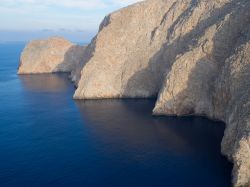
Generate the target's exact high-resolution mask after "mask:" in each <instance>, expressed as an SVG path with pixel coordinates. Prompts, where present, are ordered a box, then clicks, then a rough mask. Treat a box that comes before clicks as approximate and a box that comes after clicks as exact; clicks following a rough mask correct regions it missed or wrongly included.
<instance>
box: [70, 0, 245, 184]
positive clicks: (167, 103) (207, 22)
mask: <svg viewBox="0 0 250 187" xmlns="http://www.w3.org/2000/svg"><path fill="white" fill-rule="evenodd" d="M249 10H250V1H249V0H218V1H210V0H175V1H166V0H147V1H144V2H141V3H138V4H135V5H133V6H129V7H127V8H124V9H122V10H120V11H117V12H114V13H112V14H110V15H108V16H107V17H106V18H105V19H104V21H103V22H102V24H101V26H100V29H99V33H98V34H97V36H96V37H95V38H94V39H93V41H92V43H91V44H90V45H89V47H88V50H89V55H88V58H87V60H86V65H85V66H84V67H83V69H82V71H81V78H80V81H79V84H78V89H77V90H76V92H75V95H74V98H75V99H99V98H136V97H138V98H145V97H154V96H157V95H158V100H157V102H156V106H155V108H154V111H153V112H154V114H156V115H190V114H196V115H206V116H208V117H210V118H213V119H219V120H222V121H224V122H226V123H227V128H226V131H225V136H224V139H223V142H222V152H223V154H225V155H227V157H228V158H229V159H230V160H231V161H233V163H234V170H233V183H234V185H235V186H250V122H249V120H250V111H249V99H250V97H249V96H250V95H249V94H250V92H249V89H250V85H249V83H250V78H249V77H250V76H249V75H250V69H249V63H250V59H249V58H250V51H249V39H250V37H249V30H250V11H249Z"/></svg>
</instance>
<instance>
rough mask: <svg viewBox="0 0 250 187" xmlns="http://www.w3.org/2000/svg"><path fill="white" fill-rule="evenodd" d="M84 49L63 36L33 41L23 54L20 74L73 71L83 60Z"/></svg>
mask: <svg viewBox="0 0 250 187" xmlns="http://www.w3.org/2000/svg"><path fill="white" fill-rule="evenodd" d="M84 50H85V47H82V46H79V45H75V44H73V43H71V42H69V41H67V40H65V39H64V38H61V37H51V38H48V39H46V40H34V41H31V42H30V43H28V44H27V46H26V47H25V49H24V50H23V52H22V54H21V58H20V65H19V69H18V74H35V73H54V72H71V71H73V70H75V69H76V67H77V66H79V64H81V63H82V62H83V53H84Z"/></svg>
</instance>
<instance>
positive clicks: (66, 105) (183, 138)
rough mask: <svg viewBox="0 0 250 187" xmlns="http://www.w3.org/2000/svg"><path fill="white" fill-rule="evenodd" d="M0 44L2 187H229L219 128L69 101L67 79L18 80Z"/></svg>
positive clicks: (127, 107) (122, 104) (126, 103)
mask: <svg viewBox="0 0 250 187" xmlns="http://www.w3.org/2000/svg"><path fill="white" fill-rule="evenodd" d="M23 47H24V44H22V43H6V44H0V98H1V99H0V106H1V107H0V186H1V187H2V186H3V187H8V186H21V187H22V186H24V187H29V186H35V187H40V186H41V187H45V186H46V187H50V186H53V187H54V186H86V187H92V186H93V187H95V186H97V187H99V186H100V187H105V186H115V187H123V186H128V187H131V186H136V187H140V186H142V187H145V186H146V187H147V186H150V187H151V186H152V187H160V186H166V187H174V186H177V187H186V186H187V187H195V186H198V187H201V186H202V187H229V186H230V180H231V179H230V172H231V169H232V166H231V164H230V163H229V162H227V160H226V159H225V158H224V157H222V156H221V155H220V142H221V139H222V136H223V130H224V125H223V124H222V123H218V122H212V121H209V120H207V119H204V118H194V117H189V118H175V117H152V116H151V111H152V108H153V107H154V100H105V101H74V100H72V95H73V92H74V87H73V85H72V84H71V83H70V81H69V80H68V79H67V75H63V74H57V75H56V74H53V75H49V74H48V75H32V76H30V75H28V76H17V75H16V70H17V66H18V58H19V55H20V52H21V50H22V48H23Z"/></svg>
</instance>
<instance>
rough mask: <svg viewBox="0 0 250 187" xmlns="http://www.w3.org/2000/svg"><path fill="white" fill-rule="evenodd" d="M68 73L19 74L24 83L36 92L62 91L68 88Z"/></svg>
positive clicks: (28, 88) (27, 87)
mask: <svg viewBox="0 0 250 187" xmlns="http://www.w3.org/2000/svg"><path fill="white" fill-rule="evenodd" d="M67 77H68V74H66V73H57V74H36V75H19V79H20V80H21V83H22V85H23V86H24V87H25V88H26V89H27V90H29V91H35V92H61V91H63V90H67V89H68V88H69V86H70V81H67Z"/></svg>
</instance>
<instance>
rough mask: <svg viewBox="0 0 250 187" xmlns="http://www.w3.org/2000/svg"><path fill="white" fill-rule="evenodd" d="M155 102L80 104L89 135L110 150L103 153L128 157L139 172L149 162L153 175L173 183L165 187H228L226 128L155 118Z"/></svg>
mask: <svg viewBox="0 0 250 187" xmlns="http://www.w3.org/2000/svg"><path fill="white" fill-rule="evenodd" d="M154 103H155V101H154V100H98V101H94V100H90V101H76V104H77V106H78V108H79V110H80V112H81V115H82V119H83V120H85V121H87V122H86V123H85V126H86V127H87V129H89V132H90V133H91V134H92V135H93V136H94V137H96V138H97V141H100V142H102V144H103V147H107V145H108V147H109V149H108V150H105V149H104V150H103V152H104V153H106V154H108V155H110V154H111V155H112V154H117V152H119V153H120V154H125V155H127V159H128V160H131V162H135V163H137V164H135V167H137V166H138V165H140V164H146V163H149V164H151V166H150V167H152V172H149V173H151V174H152V175H154V174H156V173H158V172H159V173H160V172H165V175H164V177H165V179H166V180H169V181H168V182H167V181H166V182H165V184H167V185H170V186H171V185H177V186H178V185H182V186H183V185H184V184H185V185H186V186H196V185H197V184H202V182H204V181H207V184H203V186H211V185H212V186H217V185H218V186H230V171H231V168H232V166H231V164H230V163H228V162H227V160H226V159H225V158H224V157H222V156H221V155H220V142H221V140H222V136H223V131H224V124H223V123H221V122H213V121H210V120H208V119H206V118H202V117H183V118H177V117H153V116H152V115H151V114H152V109H153V107H154ZM153 160H154V161H153ZM128 162H129V161H128ZM157 164H158V165H157ZM136 165H137V166H136ZM156 165H157V166H156ZM138 167H140V166H138ZM154 167H155V168H154ZM154 169H155V170H154ZM145 173H146V171H145ZM170 173H172V174H170ZM172 177H173V178H172ZM178 181H182V182H178ZM212 181H213V182H212ZM185 185H184V186H185Z"/></svg>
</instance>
